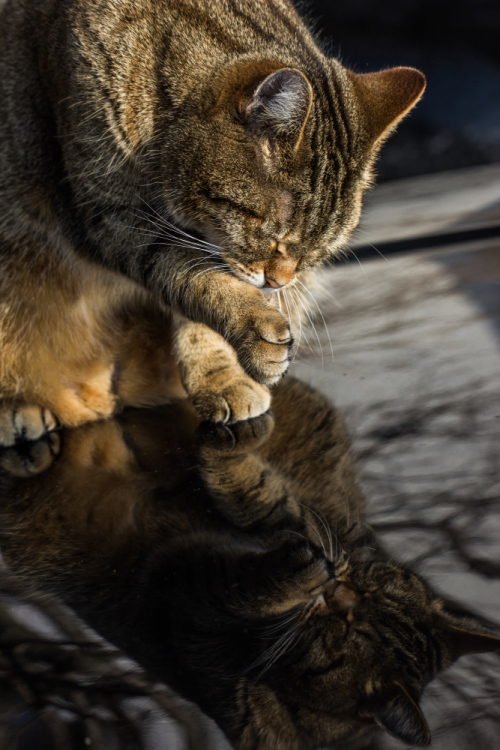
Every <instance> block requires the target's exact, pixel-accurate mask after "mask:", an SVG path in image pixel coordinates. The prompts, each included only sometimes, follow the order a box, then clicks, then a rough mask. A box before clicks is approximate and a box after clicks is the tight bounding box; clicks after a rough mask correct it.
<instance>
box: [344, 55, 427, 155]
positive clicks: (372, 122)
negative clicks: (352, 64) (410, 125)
mask: <svg viewBox="0 0 500 750" xmlns="http://www.w3.org/2000/svg"><path fill="white" fill-rule="evenodd" d="M348 75H349V78H350V79H351V82H352V83H353V84H354V89H355V91H356V94H357V96H358V99H359V101H360V104H361V109H362V111H363V113H364V116H365V119H366V128H367V131H368V135H369V138H370V140H371V142H372V144H373V145H380V143H382V142H383V141H384V140H385V138H386V137H387V136H388V135H389V134H390V132H391V130H392V129H393V128H394V127H395V126H396V125H397V124H398V122H399V121H400V120H401V119H402V118H403V117H404V116H405V115H406V114H407V113H408V112H409V111H410V109H411V108H412V107H414V106H415V104H416V103H417V102H418V100H419V99H420V97H421V96H422V94H423V93H424V90H425V85H426V80H425V76H424V74H423V73H421V72H420V71H419V70H416V69H415V68H390V69H389V70H381V71H379V72H378V73H361V74H358V73H353V72H352V71H349V72H348Z"/></svg>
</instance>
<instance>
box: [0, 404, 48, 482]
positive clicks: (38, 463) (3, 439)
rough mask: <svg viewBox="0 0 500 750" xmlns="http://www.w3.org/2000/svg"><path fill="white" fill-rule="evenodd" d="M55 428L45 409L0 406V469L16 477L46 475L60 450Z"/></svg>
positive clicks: (23, 405) (28, 406) (29, 405)
mask: <svg viewBox="0 0 500 750" xmlns="http://www.w3.org/2000/svg"><path fill="white" fill-rule="evenodd" d="M57 426H58V423H57V420H56V418H55V417H54V415H53V414H52V412H51V411H49V410H48V409H46V408H45V407H42V406H36V405H34V404H14V403H12V402H9V401H3V402H0V469H2V470H3V471H4V472H6V473H7V474H10V475H11V476H15V477H30V476H33V475H35V474H39V473H40V472H42V471H46V469H48V468H49V466H50V465H51V464H52V462H53V460H54V458H55V457H56V456H57V454H58V453H59V450H60V446H61V443H60V438H59V435H58V434H57V432H54V430H55V429H56V428H57Z"/></svg>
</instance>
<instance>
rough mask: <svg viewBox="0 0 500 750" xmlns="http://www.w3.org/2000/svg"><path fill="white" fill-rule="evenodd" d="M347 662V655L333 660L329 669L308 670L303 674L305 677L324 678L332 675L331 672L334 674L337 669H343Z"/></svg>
mask: <svg viewBox="0 0 500 750" xmlns="http://www.w3.org/2000/svg"><path fill="white" fill-rule="evenodd" d="M344 662H345V654H341V655H340V656H338V657H337V658H336V659H333V660H332V661H331V662H330V663H329V664H328V666H327V667H321V668H318V669H306V670H304V672H303V673H302V675H303V676H305V677H324V676H325V675H327V674H330V672H334V671H335V670H336V669H339V667H342V666H343V665H344Z"/></svg>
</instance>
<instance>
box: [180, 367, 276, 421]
mask: <svg viewBox="0 0 500 750" xmlns="http://www.w3.org/2000/svg"><path fill="white" fill-rule="evenodd" d="M270 404H271V395H270V393H269V390H268V389H267V388H266V387H265V386H262V385H260V384H259V383H256V382H255V381H253V380H251V379H250V378H248V377H246V376H241V377H240V378H238V379H237V380H233V381H230V382H229V384H228V385H226V386H225V387H224V388H222V389H221V391H220V392H216V391H204V392H201V393H198V394H196V395H195V396H194V398H193V406H194V407H195V409H196V411H197V412H198V414H199V416H200V417H201V419H202V420H204V421H208V422H213V423H215V424H234V423H235V422H241V421H243V420H247V419H253V418H254V417H259V416H260V415H261V414H264V413H265V412H266V411H268V409H269V407H270Z"/></svg>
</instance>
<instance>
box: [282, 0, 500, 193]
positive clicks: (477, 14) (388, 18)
mask: <svg viewBox="0 0 500 750" xmlns="http://www.w3.org/2000/svg"><path fill="white" fill-rule="evenodd" d="M297 4H298V6H299V8H300V10H301V12H304V11H305V13H306V15H308V16H309V17H310V18H311V20H312V21H313V25H314V26H315V28H316V30H317V32H319V35H320V38H322V39H323V40H324V42H325V44H326V45H327V49H328V51H329V53H330V54H333V55H335V56H336V57H340V59H341V60H342V62H343V63H344V64H345V65H347V66H348V67H351V68H353V69H354V70H356V71H357V72H360V73H362V72H368V71H372V70H377V69H378V68H384V67H391V66H395V65H409V66H414V67H416V68H419V69H420V70H422V71H423V72H424V73H425V75H426V76H427V80H428V87H427V91H426V93H425V95H424V98H423V100H422V101H421V102H420V103H419V104H418V106H417V108H416V109H415V110H414V111H413V112H412V114H411V116H410V117H408V118H407V119H406V120H405V121H404V122H403V123H402V125H400V127H399V129H398V132H397V134H396V135H395V136H393V137H392V138H391V139H390V140H389V142H388V143H387V144H386V146H385V147H384V149H383V151H382V155H381V158H380V161H379V166H378V175H379V182H380V181H384V180H392V179H398V178H400V177H410V176H413V175H420V174H428V173H431V172H440V171H443V170H449V169H456V168H460V167H471V166H478V165H482V164H491V163H493V162H499V161H500V42H499V39H500V2H499V0H377V1H376V2H375V0H348V1H347V2H346V0H343V1H342V0H337V1H336V2H335V1H334V0H306V2H304V3H301V2H298V3H297Z"/></svg>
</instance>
